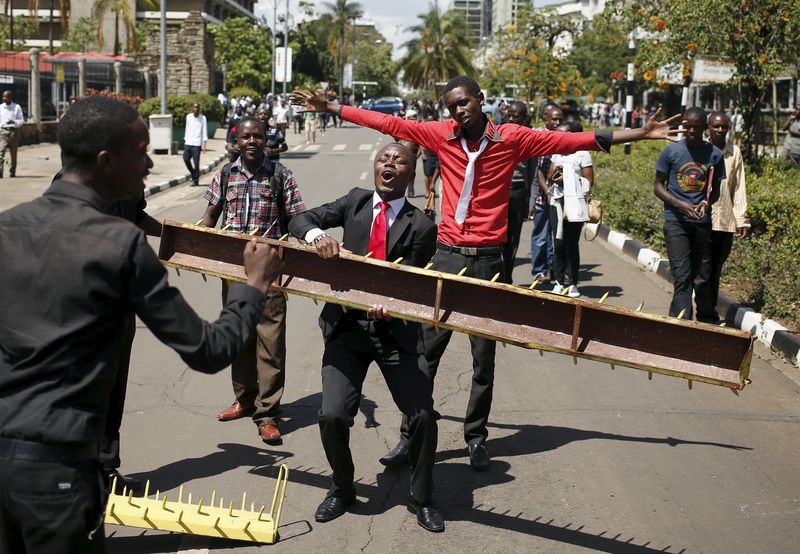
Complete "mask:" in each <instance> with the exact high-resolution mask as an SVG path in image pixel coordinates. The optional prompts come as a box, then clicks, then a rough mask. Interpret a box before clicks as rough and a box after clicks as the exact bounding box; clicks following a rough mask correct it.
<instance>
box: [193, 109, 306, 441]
mask: <svg viewBox="0 0 800 554" xmlns="http://www.w3.org/2000/svg"><path fill="white" fill-rule="evenodd" d="M236 142H237V145H238V147H239V151H240V152H241V156H240V157H239V158H238V159H237V160H236V161H235V162H234V163H233V164H231V167H230V177H229V178H228V182H227V184H226V183H220V180H221V178H222V170H220V171H217V174H216V175H215V176H214V178H213V179H212V180H211V184H210V185H209V187H208V190H207V191H206V194H205V196H204V198H205V199H206V200H208V207H207V208H206V211H205V213H204V214H203V223H202V224H203V225H205V226H206V227H214V226H215V225H216V224H217V221H218V220H219V217H220V216H221V215H223V211H224V218H223V226H225V225H229V227H228V229H229V230H231V231H237V232H240V233H254V234H256V235H258V236H265V237H267V238H273V239H276V238H279V237H280V236H281V233H282V232H286V231H285V229H284V230H282V229H283V226H284V224H285V222H284V223H281V222H280V221H278V220H279V208H278V202H276V198H275V192H274V190H273V187H272V178H273V175H274V174H275V171H276V167H277V165H276V162H274V161H272V160H270V159H269V158H267V156H266V155H265V154H264V146H265V144H266V129H265V127H264V123H263V122H262V121H261V120H259V119H256V118H254V117H245V118H243V119H242V120H241V121H240V122H239V124H238V127H237V136H236ZM282 173H283V195H282V198H280V199H279V201H280V202H282V204H283V206H284V210H283V211H284V213H285V214H286V217H287V218H290V217H291V216H293V215H294V214H297V213H299V212H302V211H305V209H306V208H305V205H304V204H303V199H302V197H301V196H300V190H299V189H298V188H297V182H296V181H295V179H294V175H292V172H291V171H289V169H287V168H286V167H283V170H282ZM227 294H228V286H227V283H226V282H225V281H223V285H222V297H223V302H224V300H225V298H226V297H227ZM231 369H232V371H231V376H232V380H233V392H234V394H235V395H236V399H235V400H234V402H233V404H231V405H230V406H229V407H228V408H226V409H225V410H224V411H223V412H221V413H219V414H218V415H217V419H219V420H220V421H232V420H234V419H239V418H241V417H245V416H252V417H253V421H254V422H255V424H256V425H257V426H258V433H259V435H261V439H262V440H263V441H264V442H266V443H279V442H280V440H281V433H280V430H279V429H278V420H279V418H280V403H281V397H282V396H283V386H284V382H285V369H286V299H285V298H284V296H283V293H281V292H280V291H272V290H271V291H270V292H268V293H267V302H266V305H265V306H264V313H263V314H262V315H261V321H260V322H259V324H258V326H257V334H256V337H255V340H254V341H253V342H251V343H250V344H249V345H248V346H246V347H245V349H244V351H243V352H242V353H241V354H240V355H239V358H237V359H236V360H235V361H234V362H233V364H232V365H231Z"/></svg>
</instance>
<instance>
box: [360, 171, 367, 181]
mask: <svg viewBox="0 0 800 554" xmlns="http://www.w3.org/2000/svg"><path fill="white" fill-rule="evenodd" d="M359 179H360V180H361V181H366V180H367V172H366V171H365V172H364V173H362V174H361V177H359Z"/></svg>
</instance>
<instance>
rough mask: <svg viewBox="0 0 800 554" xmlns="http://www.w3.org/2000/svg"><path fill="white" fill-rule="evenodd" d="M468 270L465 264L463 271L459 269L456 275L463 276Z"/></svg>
mask: <svg viewBox="0 0 800 554" xmlns="http://www.w3.org/2000/svg"><path fill="white" fill-rule="evenodd" d="M466 272H467V267H466V266H464V269H462V270H461V271H459V272H458V273H456V275H458V276H459V277H461V276H462V275H464V274H465V273H466Z"/></svg>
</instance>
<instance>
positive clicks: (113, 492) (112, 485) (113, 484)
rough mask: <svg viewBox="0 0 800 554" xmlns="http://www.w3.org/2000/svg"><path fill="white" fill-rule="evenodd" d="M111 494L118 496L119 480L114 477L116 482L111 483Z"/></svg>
mask: <svg viewBox="0 0 800 554" xmlns="http://www.w3.org/2000/svg"><path fill="white" fill-rule="evenodd" d="M111 494H117V478H116V477H114V481H113V482H112V483H111Z"/></svg>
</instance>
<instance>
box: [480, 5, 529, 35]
mask: <svg viewBox="0 0 800 554" xmlns="http://www.w3.org/2000/svg"><path fill="white" fill-rule="evenodd" d="M489 3H490V4H491V5H492V6H491V7H492V19H491V25H492V34H494V33H496V32H497V31H499V30H500V29H508V27H510V26H512V25H513V26H516V24H517V14H518V13H519V10H520V8H522V7H523V6H532V5H533V2H532V0H490V2H489Z"/></svg>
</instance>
